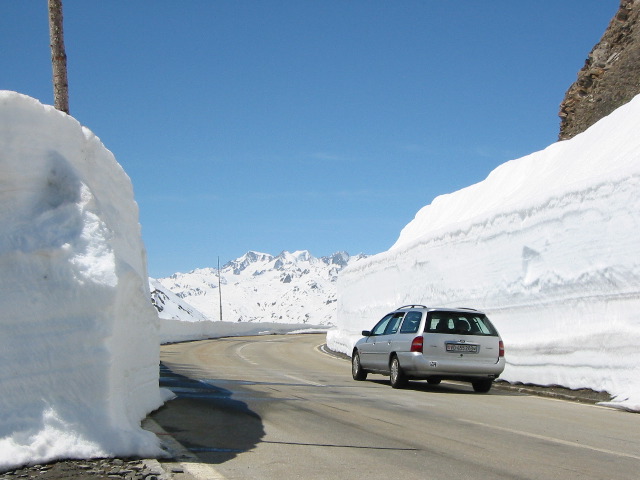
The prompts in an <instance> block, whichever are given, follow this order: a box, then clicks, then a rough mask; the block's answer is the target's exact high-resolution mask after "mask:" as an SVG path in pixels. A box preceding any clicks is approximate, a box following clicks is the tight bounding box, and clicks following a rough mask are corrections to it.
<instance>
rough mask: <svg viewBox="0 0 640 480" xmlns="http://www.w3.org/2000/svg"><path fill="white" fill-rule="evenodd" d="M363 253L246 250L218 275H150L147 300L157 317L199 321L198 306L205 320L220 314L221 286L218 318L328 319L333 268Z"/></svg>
mask: <svg viewBox="0 0 640 480" xmlns="http://www.w3.org/2000/svg"><path fill="white" fill-rule="evenodd" d="M365 257H366V255H363V254H359V255H356V256H353V257H352V256H350V255H349V254H348V253H346V252H337V253H334V254H333V255H330V256H328V257H321V258H316V257H314V256H313V255H311V253H309V252H308V251H307V250H301V251H296V252H293V253H291V252H287V251H284V252H282V253H280V254H279V255H277V256H273V255H270V254H268V253H260V252H254V251H251V252H247V253H246V254H244V255H243V256H241V257H240V258H237V259H236V260H232V261H231V262H229V263H227V264H226V265H224V266H223V267H222V268H221V269H220V278H218V270H217V269H215V268H199V269H196V270H193V271H191V272H188V273H176V274H174V275H171V276H170V277H167V278H161V279H158V280H157V281H153V280H151V290H152V297H153V299H152V300H153V302H154V305H156V308H157V309H158V310H159V311H160V309H161V308H162V311H160V316H161V317H162V318H174V319H181V320H186V321H199V320H201V319H202V318H201V317H200V313H199V312H202V315H203V316H204V317H206V319H208V320H220V291H221V292H222V295H221V297H222V320H224V321H231V322H282V323H303V324H312V325H332V324H334V323H335V314H336V303H335V302H336V281H337V278H338V273H339V272H340V271H341V270H342V269H343V268H344V267H346V266H347V265H352V264H353V263H355V262H357V261H358V260H361V259H363V258H365ZM218 284H220V285H221V288H220V290H219V289H218ZM172 294H175V296H176V297H177V299H175V297H173V298H174V301H172ZM176 300H177V301H176ZM163 312H164V313H163Z"/></svg>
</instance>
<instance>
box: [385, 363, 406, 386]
mask: <svg viewBox="0 0 640 480" xmlns="http://www.w3.org/2000/svg"><path fill="white" fill-rule="evenodd" d="M389 380H390V382H391V386H392V387H393V388H402V387H404V386H405V385H406V384H407V377H406V375H405V374H404V372H403V371H402V368H401V367H400V361H399V360H398V357H393V358H392V359H391V366H390V374H389Z"/></svg>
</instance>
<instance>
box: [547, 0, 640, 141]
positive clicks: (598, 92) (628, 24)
mask: <svg viewBox="0 0 640 480" xmlns="http://www.w3.org/2000/svg"><path fill="white" fill-rule="evenodd" d="M639 19H640V0H622V1H621V2H620V8H619V10H618V12H617V13H616V15H615V16H614V17H613V19H612V20H611V22H610V23H609V26H608V27H607V29H606V31H605V33H604V35H603V36H602V38H601V39H600V42H598V43H597V44H596V46H595V47H593V50H591V53H589V56H588V58H587V60H586V61H585V65H584V67H583V68H582V70H580V72H579V73H578V79H577V80H576V82H575V83H574V84H573V85H571V87H569V90H567V93H566V94H565V98H564V100H563V102H562V103H561V104H560V113H559V116H560V118H561V122H560V135H559V139H560V140H566V139H569V138H571V137H574V136H575V135H577V134H579V133H581V132H583V131H584V130H586V129H587V128H589V127H590V126H591V125H593V124H594V123H595V122H597V121H598V120H600V119H601V118H602V117H605V116H607V115H609V114H610V113H611V112H613V111H614V110H615V109H616V108H618V107H619V106H621V105H624V104H625V103H627V102H629V101H630V100H631V99H632V98H633V97H635V96H636V95H637V94H638V93H640V21H639Z"/></svg>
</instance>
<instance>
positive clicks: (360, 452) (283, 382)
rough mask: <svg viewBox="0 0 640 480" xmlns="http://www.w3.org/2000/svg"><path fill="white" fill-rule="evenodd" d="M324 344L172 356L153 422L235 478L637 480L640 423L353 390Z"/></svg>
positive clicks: (447, 388) (598, 412) (503, 398)
mask: <svg viewBox="0 0 640 480" xmlns="http://www.w3.org/2000/svg"><path fill="white" fill-rule="evenodd" d="M322 343H324V335H286V336H262V337H238V338H225V339H218V340H206V341H201V342H192V343H182V344H174V345H166V346H163V347H162V351H161V360H162V363H163V365H164V366H165V367H166V368H164V369H163V372H162V381H163V383H164V384H165V385H166V386H168V387H170V388H172V389H173V390H174V391H175V392H176V393H177V394H178V395H179V396H178V398H177V399H176V400H173V401H171V402H169V404H168V405H167V406H166V407H163V408H162V409H160V410H159V411H158V412H156V413H155V414H154V415H153V418H154V420H155V421H156V422H158V423H159V424H160V425H161V426H162V427H163V428H164V429H165V430H166V431H167V432H168V433H169V434H171V436H172V437H173V438H175V439H176V440H178V441H179V442H180V443H182V444H183V445H184V446H186V447H187V448H188V449H189V450H190V451H191V452H193V453H195V454H196V455H197V456H198V458H199V459H200V460H201V461H202V462H203V463H204V464H206V465H208V466H210V467H212V468H214V469H215V471H217V472H219V473H220V474H221V476H220V477H217V478H227V479H278V480H284V479H342V478H349V479H367V480H375V479H389V478H400V479H404V480H407V479H447V480H455V479H474V480H478V479H507V478H508V479H516V478H517V479H636V478H639V476H640V415H638V414H633V413H628V412H623V411H618V410H614V409H610V408H605V407H601V406H596V405H587V404H580V403H575V402H568V401H564V400H556V399H549V398H544V397H539V396H530V395H526V394H522V393H518V392H511V391H505V390H501V389H495V388H494V389H492V390H491V392H489V393H488V394H477V393H474V392H473V390H472V389H471V387H470V385H466V384H461V383H460V384H458V383H453V382H451V383H447V382H443V383H442V384H440V385H438V386H430V385H427V384H426V382H412V383H411V384H410V386H409V387H408V388H406V389H403V390H394V389H392V388H391V387H390V386H389V383H388V379H387V378H386V377H382V376H377V375H370V376H369V379H370V380H367V381H365V382H355V381H353V380H352V379H351V373H350V364H349V362H347V361H345V360H343V359H339V358H335V357H332V356H329V355H327V354H325V353H323V352H321V351H320V349H319V348H318V347H319V346H320V345H321V344H322Z"/></svg>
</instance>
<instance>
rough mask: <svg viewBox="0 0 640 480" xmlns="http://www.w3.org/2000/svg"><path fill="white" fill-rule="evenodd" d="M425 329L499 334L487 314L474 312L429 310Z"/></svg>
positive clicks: (431, 331) (488, 334) (453, 332)
mask: <svg viewBox="0 0 640 480" xmlns="http://www.w3.org/2000/svg"><path fill="white" fill-rule="evenodd" d="M424 331H425V332H428V333H449V334H456V335H486V336H497V335H498V332H497V331H496V329H495V328H494V326H493V325H492V324H491V322H490V321H489V319H488V318H487V316H486V315H485V314H483V313H472V312H469V313H467V312H446V311H443V312H438V311H434V312H429V314H428V317H427V323H426V325H425V329H424Z"/></svg>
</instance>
